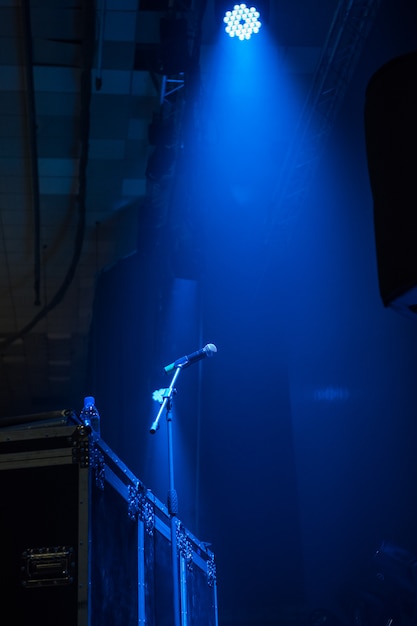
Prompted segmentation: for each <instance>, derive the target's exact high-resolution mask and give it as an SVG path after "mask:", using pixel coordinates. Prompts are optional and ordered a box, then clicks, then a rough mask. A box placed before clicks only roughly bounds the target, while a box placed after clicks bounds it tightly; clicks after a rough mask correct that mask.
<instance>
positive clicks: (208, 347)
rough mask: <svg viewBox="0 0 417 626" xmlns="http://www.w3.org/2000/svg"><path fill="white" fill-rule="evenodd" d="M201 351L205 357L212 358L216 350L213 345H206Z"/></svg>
mask: <svg viewBox="0 0 417 626" xmlns="http://www.w3.org/2000/svg"><path fill="white" fill-rule="evenodd" d="M203 351H204V352H205V354H206V356H213V354H214V353H215V352H217V348H216V346H215V345H214V343H208V344H207V345H206V346H204V348H203Z"/></svg>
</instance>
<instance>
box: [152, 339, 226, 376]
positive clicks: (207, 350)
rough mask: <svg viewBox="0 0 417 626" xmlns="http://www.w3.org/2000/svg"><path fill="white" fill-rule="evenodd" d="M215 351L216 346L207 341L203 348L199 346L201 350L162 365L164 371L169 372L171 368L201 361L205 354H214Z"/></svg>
mask: <svg viewBox="0 0 417 626" xmlns="http://www.w3.org/2000/svg"><path fill="white" fill-rule="evenodd" d="M216 352H217V348H216V346H215V345H214V343H208V344H207V345H206V346H204V348H201V350H197V351H196V352H192V353H191V354H188V355H187V356H182V357H181V358H180V359H177V360H176V361H174V362H173V363H170V364H169V365H167V366H166V367H164V370H165V373H166V374H168V373H169V372H172V370H173V369H175V368H176V367H182V368H184V367H188V366H189V365H192V364H193V363H197V361H201V359H205V358H206V356H213V354H215V353H216Z"/></svg>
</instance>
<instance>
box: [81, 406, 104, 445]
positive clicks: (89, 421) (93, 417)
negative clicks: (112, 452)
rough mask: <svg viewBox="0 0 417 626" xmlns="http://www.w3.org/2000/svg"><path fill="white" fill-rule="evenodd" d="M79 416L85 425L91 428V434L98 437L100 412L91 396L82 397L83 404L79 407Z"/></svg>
mask: <svg viewBox="0 0 417 626" xmlns="http://www.w3.org/2000/svg"><path fill="white" fill-rule="evenodd" d="M80 418H81V421H82V422H83V424H84V425H85V426H87V427H90V428H91V432H92V434H93V435H95V436H96V437H100V413H99V412H98V409H97V407H96V401H95V398H94V397H93V396H86V397H85V398H84V406H83V408H82V409H81V413H80Z"/></svg>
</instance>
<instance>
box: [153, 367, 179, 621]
mask: <svg viewBox="0 0 417 626" xmlns="http://www.w3.org/2000/svg"><path fill="white" fill-rule="evenodd" d="M181 369H182V364H180V365H177V366H176V368H175V372H174V375H173V377H172V380H171V384H170V385H169V387H168V389H165V392H164V395H163V402H162V404H161V406H160V408H159V411H158V415H157V416H156V418H155V420H154V421H153V423H152V426H151V428H150V433H151V434H154V433H155V432H156V431H157V429H158V428H159V420H160V418H161V415H162V413H163V411H164V410H165V409H166V420H167V434H168V472H169V490H168V512H169V517H170V522H171V560H172V582H173V601H174V626H181V613H180V581H179V567H178V554H177V522H176V519H177V515H178V498H177V492H176V490H175V485H174V452H173V445H172V396H173V394H174V393H175V389H174V385H175V382H176V380H177V378H178V376H179V374H180V372H181Z"/></svg>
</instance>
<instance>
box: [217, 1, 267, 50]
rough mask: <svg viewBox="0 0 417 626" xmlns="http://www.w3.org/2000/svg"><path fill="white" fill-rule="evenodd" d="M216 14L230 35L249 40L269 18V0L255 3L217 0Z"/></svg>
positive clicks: (241, 39)
mask: <svg viewBox="0 0 417 626" xmlns="http://www.w3.org/2000/svg"><path fill="white" fill-rule="evenodd" d="M215 10H216V16H217V19H218V21H219V23H223V26H224V27H225V32H226V33H227V34H228V35H229V37H232V38H235V39H238V40H240V41H245V40H248V39H250V38H251V37H252V35H255V34H257V33H259V30H260V28H261V26H262V24H266V23H267V21H268V18H269V0H256V2H255V4H247V3H246V2H240V3H238V2H235V3H233V0H215Z"/></svg>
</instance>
